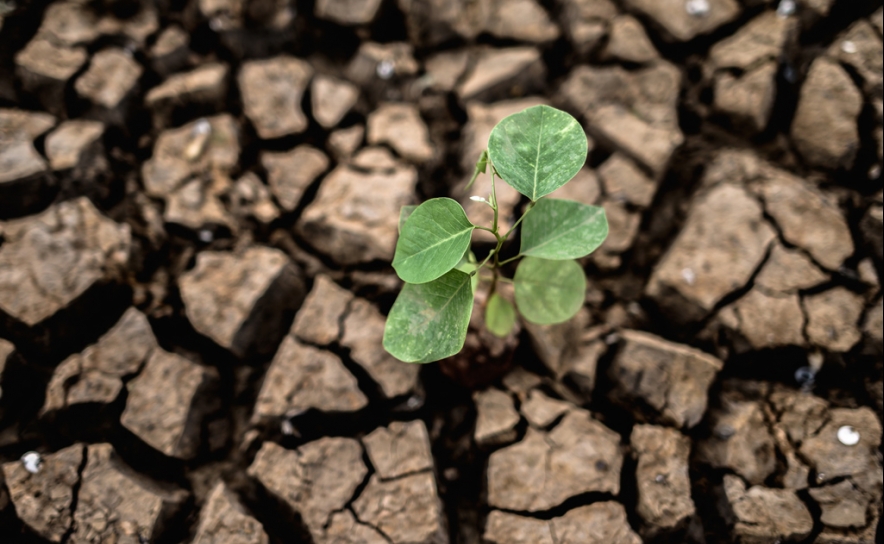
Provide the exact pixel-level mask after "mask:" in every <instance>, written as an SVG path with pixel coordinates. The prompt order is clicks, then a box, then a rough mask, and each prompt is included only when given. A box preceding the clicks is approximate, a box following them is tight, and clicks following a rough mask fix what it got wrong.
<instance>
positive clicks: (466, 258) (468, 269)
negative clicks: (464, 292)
mask: <svg viewBox="0 0 884 544" xmlns="http://www.w3.org/2000/svg"><path fill="white" fill-rule="evenodd" d="M454 268H455V270H460V271H461V272H463V273H464V274H472V276H471V280H472V285H473V294H474V295H475V294H476V288H477V287H478V286H479V274H473V272H475V271H476V270H478V268H479V263H477V262H476V256H475V255H473V252H472V251H470V250H469V249H468V250H467V251H466V253H464V254H463V257H461V259H460V262H459V263H457V266H455V267H454Z"/></svg>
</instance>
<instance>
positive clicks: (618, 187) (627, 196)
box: [587, 153, 657, 208]
mask: <svg viewBox="0 0 884 544" xmlns="http://www.w3.org/2000/svg"><path fill="white" fill-rule="evenodd" d="M598 175H599V177H600V178H601V180H602V184H603V185H604V187H605V194H606V195H607V197H608V198H610V199H613V200H617V201H626V202H629V203H630V204H633V205H635V206H638V207H640V208H647V207H648V206H650V205H651V202H653V200H654V195H655V194H656V193H657V183H656V182H655V181H654V180H653V179H651V178H649V177H648V176H647V175H646V174H645V173H644V172H642V170H641V169H640V168H638V167H637V166H636V164H635V163H634V162H632V161H631V160H629V159H628V158H626V157H625V156H624V155H622V154H620V153H614V154H613V155H611V157H610V158H609V159H608V160H606V161H605V162H604V163H602V164H601V166H599V168H598ZM587 204H589V203H587Z"/></svg>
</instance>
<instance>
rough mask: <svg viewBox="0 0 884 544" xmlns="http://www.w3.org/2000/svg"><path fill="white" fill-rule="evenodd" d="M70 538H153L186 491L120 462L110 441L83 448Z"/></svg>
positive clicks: (91, 540)
mask: <svg viewBox="0 0 884 544" xmlns="http://www.w3.org/2000/svg"><path fill="white" fill-rule="evenodd" d="M86 459H87V460H86V466H85V468H83V471H82V476H81V484H80V490H79V493H78V494H77V510H76V512H74V531H73V533H72V534H71V537H70V538H71V541H72V542H126V541H129V542H138V541H139V540H142V541H143V540H146V541H149V542H153V541H156V540H158V539H159V538H160V537H161V536H162V534H163V532H164V531H165V530H166V527H167V526H168V524H169V523H170V520H172V518H173V517H175V516H176V514H177V513H178V511H179V509H180V508H181V505H182V504H183V503H184V501H185V500H186V499H187V493H186V492H185V491H183V490H181V489H174V488H171V487H166V486H161V485H159V484H157V483H155V482H154V481H153V480H148V479H146V478H144V477H142V476H140V475H138V474H136V473H135V472H134V471H132V469H130V468H129V467H128V466H126V465H125V464H124V463H123V462H122V461H121V460H120V459H119V458H118V457H117V455H116V453H115V452H114V450H113V446H111V445H110V444H93V445H90V446H89V447H88V449H87V451H86Z"/></svg>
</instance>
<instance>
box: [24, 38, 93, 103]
mask: <svg viewBox="0 0 884 544" xmlns="http://www.w3.org/2000/svg"><path fill="white" fill-rule="evenodd" d="M88 58H89V57H88V54H87V53H86V49H84V48H82V47H65V46H58V45H55V44H54V43H52V42H50V41H49V40H46V39H44V38H42V37H40V36H37V37H36V38H34V39H33V40H31V41H30V42H28V45H27V46H26V47H25V48H24V49H22V50H21V51H19V52H18V53H16V55H15V65H16V73H17V74H18V77H20V78H21V81H22V88H23V89H24V90H25V91H26V92H28V93H32V94H33V95H34V96H36V97H38V98H39V100H40V102H41V103H42V104H43V106H44V107H45V108H46V110H47V111H49V112H50V113H52V114H54V115H64V113H65V111H64V110H65V108H64V103H65V102H64V90H65V86H66V85H67V82H68V80H70V79H71V77H73V75H74V74H76V73H77V72H78V71H79V70H80V68H82V67H83V65H84V64H86V60H87V59H88Z"/></svg>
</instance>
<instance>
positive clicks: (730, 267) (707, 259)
mask: <svg viewBox="0 0 884 544" xmlns="http://www.w3.org/2000/svg"><path fill="white" fill-rule="evenodd" d="M775 236H776V234H775V231H774V229H773V228H772V227H771V226H770V225H768V224H767V222H766V221H765V220H764V217H763V215H762V208H761V205H760V204H759V203H758V201H756V200H755V199H754V198H752V197H751V196H749V194H747V192H746V191H745V190H744V189H743V188H741V187H737V186H735V185H730V184H728V183H724V184H721V185H718V186H715V187H713V188H712V189H711V190H709V191H708V192H706V193H703V194H701V195H700V196H699V197H698V198H697V199H696V200H694V202H693V204H692V206H691V210H690V212H689V213H688V217H687V221H686V223H685V226H684V228H683V229H682V231H681V232H680V233H679V235H678V237H677V238H676V239H675V241H674V242H673V243H672V245H671V246H670V248H669V250H668V251H667V253H666V254H665V255H664V256H663V258H662V259H660V261H659V262H658V263H657V266H656V268H655V269H654V271H653V272H652V274H651V278H650V280H649V281H648V284H647V287H646V293H647V295H648V296H650V297H651V298H653V299H655V300H656V302H657V304H658V305H659V306H660V307H661V308H662V309H664V310H665V311H666V313H667V315H672V316H673V317H678V318H679V320H680V321H684V320H699V319H701V318H702V317H703V316H704V315H706V314H707V313H708V312H709V311H710V310H712V309H713V308H714V307H715V305H716V304H718V302H720V301H721V299H722V298H724V297H725V296H726V295H727V294H729V293H731V292H733V291H735V290H737V289H739V288H740V287H743V286H744V285H746V283H748V281H749V279H750V278H751V277H752V274H753V273H754V271H755V270H756V269H757V268H758V265H759V264H761V262H762V260H763V259H764V257H765V254H766V253H767V248H768V246H769V244H770V243H771V242H772V241H773V240H774V238H775Z"/></svg>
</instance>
